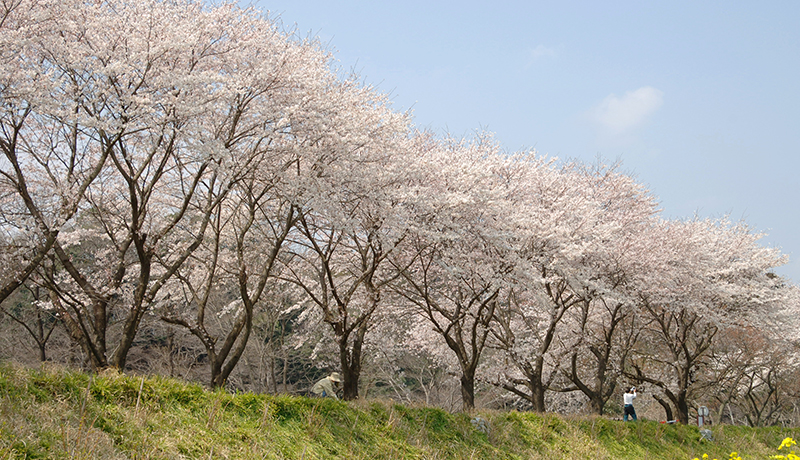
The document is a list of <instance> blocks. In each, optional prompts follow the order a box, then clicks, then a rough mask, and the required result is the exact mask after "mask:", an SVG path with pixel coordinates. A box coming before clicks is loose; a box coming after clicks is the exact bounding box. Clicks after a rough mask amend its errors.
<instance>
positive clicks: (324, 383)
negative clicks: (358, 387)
mask: <svg viewBox="0 0 800 460" xmlns="http://www.w3.org/2000/svg"><path fill="white" fill-rule="evenodd" d="M341 382H342V376H341V374H339V373H338V372H333V373H332V374H331V375H329V376H327V377H325V378H324V379H322V380H320V381H319V382H317V383H315V384H314V386H313V387H311V392H312V393H314V394H315V395H317V396H319V397H321V398H325V397H330V398H333V399H339V397H338V396H336V389H338V388H339V384H340V383H341Z"/></svg>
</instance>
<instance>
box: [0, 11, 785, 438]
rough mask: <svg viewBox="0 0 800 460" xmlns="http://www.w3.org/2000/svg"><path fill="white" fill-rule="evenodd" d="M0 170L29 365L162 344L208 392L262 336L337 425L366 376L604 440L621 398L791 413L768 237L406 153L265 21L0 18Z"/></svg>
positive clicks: (240, 17)
mask: <svg viewBox="0 0 800 460" xmlns="http://www.w3.org/2000/svg"><path fill="white" fill-rule="evenodd" d="M0 149H2V153H3V155H2V160H0V167H1V168H2V169H1V171H0V205H2V208H1V209H0V219H1V220H0V229H2V232H1V233H2V234H1V235H0V238H1V239H0V250H2V259H1V260H0V263H2V265H0V282H1V283H2V284H0V300H3V301H4V303H3V304H2V305H3V307H2V308H3V312H4V314H5V316H6V321H7V322H6V323H4V324H6V325H13V328H14V329H13V330H14V331H16V332H15V334H16V336H18V337H24V339H25V340H27V341H29V342H30V341H33V342H35V343H36V344H37V348H38V350H39V357H40V359H42V360H44V359H46V348H45V347H46V344H47V341H48V339H49V338H50V337H51V334H52V332H53V331H56V330H62V331H65V332H66V334H67V335H68V337H69V338H70V340H71V342H70V343H71V345H70V347H72V349H74V350H77V351H78V353H79V354H80V356H81V357H82V360H84V363H85V364H86V365H88V366H90V367H91V368H92V369H95V370H98V369H103V368H108V367H114V368H119V369H123V370H124V369H131V368H132V366H131V363H130V362H129V358H130V356H132V355H133V354H135V355H136V356H141V355H142V354H143V352H141V349H145V348H148V347H152V346H153V343H154V341H153V340H148V339H153V335H154V334H155V333H154V332H153V331H154V330H156V329H158V328H159V327H160V328H161V329H162V330H163V329H164V328H169V329H170V330H173V331H174V330H176V329H177V330H181V331H184V332H185V334H184V335H182V336H181V337H182V339H181V341H182V343H180V344H175V343H170V345H169V347H170V351H169V353H168V354H169V359H170V360H172V359H173V356H172V355H173V354H174V353H173V350H191V349H197V348H201V349H202V354H203V361H202V363H203V365H204V366H206V368H207V375H206V378H207V379H208V382H209V383H210V385H212V386H222V385H224V384H226V382H229V381H230V380H231V379H232V378H234V377H235V376H236V375H237V374H236V372H237V365H239V364H240V361H241V360H242V358H243V357H245V358H246V357H247V356H249V355H248V353H252V350H254V349H255V350H264V349H265V348H264V346H265V344H267V345H270V346H271V347H273V348H274V344H275V343H277V342H276V341H277V340H278V339H277V338H276V337H277V336H276V332H275V331H276V330H277V329H276V327H277V325H280V328H281V334H280V337H279V338H280V341H279V348H281V349H282V350H283V351H282V352H283V356H282V362H283V365H284V375H283V381H284V385H285V384H286V367H287V366H288V361H289V358H288V356H289V351H290V350H292V349H295V350H296V349H303V350H308V351H309V353H311V352H313V355H314V356H313V357H314V359H316V360H317V362H318V363H325V360H326V359H328V360H331V359H332V360H333V361H332V362H328V363H327V364H328V365H329V366H330V368H335V369H336V370H339V371H341V372H342V374H343V376H344V385H343V386H344V397H345V398H346V399H354V398H357V397H359V387H360V386H359V383H360V382H361V383H362V387H363V382H362V378H361V376H362V372H364V366H365V365H366V366H368V367H369V366H371V368H372V369H377V368H384V369H389V373H390V374H391V373H394V375H395V376H398V375H401V374H402V376H404V377H403V378H396V379H393V378H391V377H390V378H388V379H387V381H388V382H389V383H387V385H391V386H393V388H394V391H395V393H396V395H398V396H402V394H403V391H405V390H403V389H402V388H400V387H403V386H405V389H406V390H408V388H409V387H410V386H414V387H415V388H416V389H417V390H421V391H424V392H426V393H428V392H429V390H430V386H431V385H432V384H433V383H434V381H433V380H432V379H427V380H426V379H425V378H423V377H420V376H422V375H424V374H426V373H428V374H430V375H432V373H435V372H438V371H443V372H445V374H444V375H445V376H451V377H450V378H453V379H458V382H459V389H460V399H461V405H462V407H464V408H471V407H473V406H474V405H475V397H476V388H486V387H488V388H495V389H497V390H502V394H504V395H505V396H504V397H505V398H512V399H515V400H516V401H518V402H519V401H521V402H522V403H518V405H519V407H530V408H532V409H534V410H537V411H545V410H547V409H548V407H547V401H548V398H547V396H548V395H550V394H554V393H555V392H562V393H563V392H572V393H573V394H581V395H583V398H584V400H585V401H587V406H588V407H589V408H590V409H591V410H592V411H593V412H596V413H602V412H603V410H604V408H605V407H606V403H607V402H608V401H609V399H610V398H611V397H612V396H614V395H617V396H618V395H619V393H620V388H621V386H622V385H623V384H629V383H634V384H646V385H649V388H650V390H651V391H650V393H651V394H652V396H653V397H655V398H656V400H657V401H658V402H659V403H660V404H661V405H662V406H663V407H664V410H666V411H667V417H668V418H673V414H674V417H675V418H677V419H678V420H680V421H682V422H687V421H688V418H689V411H690V408H691V407H693V405H694V404H695V403H697V402H698V401H700V400H701V399H702V401H701V402H706V403H707V404H711V403H714V407H717V408H720V410H721V409H724V408H725V407H727V408H728V410H731V409H730V408H731V404H732V403H733V404H734V405H736V407H737V408H738V409H737V410H738V411H739V413H744V414H746V415H747V416H748V417H753V418H752V420H750V423H753V424H762V423H772V422H774V421H776V420H777V419H778V417H779V416H780V414H785V410H784V409H785V407H786V404H787V402H786V401H795V402H796V401H797V396H800V395H798V394H797V393H794V394H792V393H791V392H792V391H795V392H797V390H798V389H797V387H791V386H790V385H788V384H787V382H791V381H792V380H793V379H794V380H795V381H797V380H800V379H799V378H797V377H798V376H797V375H794V376H792V375H790V374H791V372H793V371H792V369H794V367H793V364H794V362H793V361H792V360H793V359H795V358H796V356H798V355H797V353H796V350H795V347H796V343H797V342H796V341H795V342H793V341H792V340H793V339H794V338H795V337H796V335H794V334H795V332H796V331H797V328H796V323H795V322H793V321H794V320H796V313H797V309H798V306H799V305H800V304H799V303H798V294H797V288H796V287H795V286H793V285H792V284H791V283H788V282H787V281H786V280H784V279H781V278H780V277H778V276H775V275H774V274H773V269H774V268H775V267H776V266H779V265H781V264H782V263H784V256H783V255H782V254H781V253H780V252H779V251H778V250H776V249H771V248H766V247H763V246H761V245H759V243H758V240H759V237H760V235H759V234H756V233H754V232H753V231H751V229H749V228H748V227H747V226H746V225H744V224H743V223H734V222H730V221H728V220H726V219H718V220H707V219H699V218H692V219H688V220H664V219H663V218H662V217H660V215H659V209H658V203H657V201H656V198H655V197H654V196H652V195H651V194H650V193H649V192H648V191H647V190H646V189H645V188H644V187H643V186H642V185H641V184H639V183H637V182H636V181H635V180H634V179H633V178H631V177H630V176H628V175H625V174H623V173H621V172H620V171H619V169H618V167H615V166H604V165H602V164H601V163H598V164H597V165H584V164H580V163H564V162H557V161H555V160H551V159H547V158H544V157H541V156H538V155H536V154H535V153H534V152H527V153H517V154H508V153H506V152H503V151H502V150H501V149H500V148H499V146H498V144H497V143H496V142H495V141H494V140H493V139H492V137H491V136H490V135H488V134H482V135H478V136H476V137H475V138H474V139H466V140H459V139H452V138H444V139H443V138H440V137H437V136H433V135H431V134H429V133H425V132H419V131H417V130H415V129H414V128H413V126H412V124H411V119H410V117H409V115H408V114H403V113H397V112H395V111H393V110H392V109H391V107H390V104H389V101H388V100H387V99H386V97H385V96H384V95H383V94H381V93H379V92H377V91H375V90H374V89H373V88H370V87H367V86H365V85H363V84H361V83H360V82H359V81H358V80H357V78H356V77H346V76H341V75H339V74H338V73H337V70H336V68H335V66H334V63H333V60H332V57H331V56H330V55H329V54H328V53H327V52H325V51H324V49H323V48H322V47H321V46H320V44H319V43H317V42H316V41H314V40H301V39H298V38H296V37H295V36H293V35H292V34H290V33H287V32H285V31H283V30H282V29H281V28H280V26H279V23H277V22H276V21H274V20H270V19H268V18H266V17H264V16H262V15H261V14H260V13H258V12H256V11H252V10H242V9H240V8H238V7H237V6H235V5H233V4H228V5H223V6H219V7H208V6H204V5H203V4H202V3H198V2H193V1H183V0H178V1H169V2H165V1H159V0H99V1H86V0H9V1H6V2H2V5H0ZM264 324H267V325H268V326H267V327H265V326H264ZM287 325H288V326H290V327H289V328H288V329H290V330H288V329H287ZM25 331H27V332H25ZM259 331H260V332H259ZM265 331H266V332H265ZM256 332H258V333H256ZM286 336H291V337H292V339H293V340H294V342H291V341H287V340H286V338H285V337H286ZM254 337H255V338H254ZM155 343H157V340H156V342H155ZM309 344H311V346H310V347H309V346H308V345H309ZM304 346H305V347H304ZM312 349H313V350H312ZM248 350H250V351H249V352H248ZM137 353H138V354H137ZM144 355H146V353H144ZM408 356H413V357H416V361H415V360H413V359H411V360H409V359H407V358H408ZM403 357H405V358H403ZM148 359H149V360H155V359H158V357H157V356H156V355H153V354H150V355H149V357H148ZM164 359H166V358H164ZM274 362H275V361H274V360H273V364H274ZM409 363H416V364H409ZM321 366H322V365H321ZM239 367H241V366H239ZM794 372H796V371H794ZM262 374H263V372H262ZM270 374H271V381H272V383H273V385H272V386H271V387H270V385H269V384H268V383H264V384H263V385H262V386H261V387H260V389H261V390H265V389H270V388H272V389H273V391H275V390H277V384H276V383H275V382H276V381H277V377H276V376H275V375H276V372H275V369H274V366H273V367H272V368H271V371H270ZM412 374H413V375H416V376H417V377H414V378H412V377H411V375H412ZM251 380H252V379H251ZM267 380H270V379H269V378H266V377H265V378H264V379H263V381H264V382H266V381H267ZM284 388H285V386H284ZM787 397H788V399H787ZM714 398H716V399H714ZM792 398H794V399H792ZM743 408H744V409H743Z"/></svg>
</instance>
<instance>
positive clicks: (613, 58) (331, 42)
mask: <svg viewBox="0 0 800 460" xmlns="http://www.w3.org/2000/svg"><path fill="white" fill-rule="evenodd" d="M254 4H255V5H256V6H257V7H258V8H259V9H261V10H269V11H270V12H271V15H279V17H280V18H281V20H282V21H283V23H284V24H285V26H286V27H287V28H294V27H295V26H296V28H297V30H298V33H299V34H300V35H303V36H306V35H309V34H310V35H314V36H319V37H320V39H321V40H322V41H323V42H324V43H326V44H327V45H328V46H329V48H330V49H331V50H333V51H335V54H336V57H337V59H338V60H339V62H340V64H341V66H342V67H344V68H346V69H350V68H354V69H355V70H357V71H358V73H359V74H360V75H361V77H362V78H363V80H364V81H365V82H366V83H370V84H373V85H375V86H377V87H378V88H379V89H380V90H381V91H383V92H386V93H389V94H391V96H392V99H393V101H394V104H395V108H396V109H398V110H406V109H409V108H411V109H412V110H413V113H414V120H415V123H416V124H417V125H418V126H421V127H426V128H429V129H431V130H432V131H434V132H438V133H443V132H445V131H449V132H450V133H451V134H454V135H459V136H460V135H469V134H470V133H472V132H474V131H475V130H478V129H487V130H489V131H493V132H495V133H496V135H497V139H498V140H499V141H500V142H501V143H502V144H503V145H504V146H505V147H506V148H507V149H508V150H518V149H521V148H529V147H534V148H536V150H537V151H538V152H539V153H541V154H547V155H549V156H557V157H559V158H562V159H567V158H578V159H581V160H583V161H587V162H590V161H594V160H595V159H596V157H597V156H598V155H602V157H603V158H605V159H610V160H615V159H620V160H622V162H623V167H624V169H625V171H627V172H629V173H631V174H633V175H635V176H636V177H637V178H638V179H639V181H640V182H642V183H644V184H646V185H648V186H649V187H650V189H651V190H652V192H653V193H654V194H655V195H656V196H658V197H659V199H660V200H661V203H662V206H663V209H664V211H663V214H664V216H665V217H668V218H683V217H691V216H692V215H693V214H694V213H695V212H697V213H698V214H699V215H701V216H703V217H718V216H721V215H723V214H726V213H728V214H730V215H731V217H732V218H733V219H734V220H738V219H744V220H745V221H747V222H748V223H749V224H750V225H752V226H753V227H755V228H756V229H758V230H760V231H764V232H767V233H768V234H769V236H768V237H767V238H766V239H765V244H768V245H771V246H778V247H780V248H782V249H783V251H784V252H785V253H787V254H789V255H790V257H791V261H790V263H789V264H788V265H787V266H785V267H782V268H781V269H779V273H780V274H782V275H785V276H788V277H790V278H791V279H793V280H794V281H795V282H800V263H798V259H800V236H798V232H797V228H798V226H800V185H798V184H800V181H798V175H800V1H794V0H792V1H788V0H787V1H770V2H756V1H750V2H741V1H724V2H723V1H718V2H702V1H692V2H689V1H669V2H666V1H664V2H657V3H656V2H652V4H645V2H640V1H625V2H623V1H616V2H536V1H527V2H522V1H519V2H512V1H508V2H504V1H502V0H496V1H494V2H491V5H490V4H489V2H475V1H435V0H431V1H416V0H414V1H404V2H380V1H321V0H316V1H315V0H275V1H272V0H259V1H257V2H255V3H254Z"/></svg>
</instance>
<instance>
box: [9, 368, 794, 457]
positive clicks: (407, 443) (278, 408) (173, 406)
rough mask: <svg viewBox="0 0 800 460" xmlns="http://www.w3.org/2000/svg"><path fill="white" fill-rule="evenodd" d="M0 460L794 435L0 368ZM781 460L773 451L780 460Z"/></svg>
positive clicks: (751, 441) (532, 451) (555, 450)
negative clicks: (709, 434) (705, 434)
mask: <svg viewBox="0 0 800 460" xmlns="http://www.w3.org/2000/svg"><path fill="white" fill-rule="evenodd" d="M0 398H2V399H0V459H19V458H69V459H94V458H98V459H100V458H102V459H124V458H129V459H210V458H213V459H333V458H341V459H359V458H361V459H462V458H463V459H487V458H488V459H496V460H499V459H529V458H530V459H560V458H569V459H574V458H583V459H681V460H688V459H693V458H695V457H702V454H703V453H707V454H709V456H710V457H709V458H719V459H727V458H729V454H730V453H731V452H732V451H736V452H738V453H739V455H740V456H741V457H742V459H744V460H747V459H756V458H759V459H761V458H763V459H766V458H768V457H769V455H774V454H777V453H778V451H777V450H776V448H777V446H779V445H780V444H781V441H782V440H783V439H784V438H785V437H787V436H791V437H794V438H800V429H780V428H759V429H752V428H746V427H738V426H715V427H712V431H713V435H714V442H713V443H710V442H707V441H701V440H700V436H699V433H698V430H697V427H694V426H678V425H665V424H659V423H656V422H639V423H624V422H619V421H612V420H608V419H605V418H600V417H581V418H569V419H565V418H562V417H560V416H557V415H553V414H546V415H539V414H533V413H520V412H483V411H477V412H475V413H473V414H464V413H461V414H450V413H447V412H445V411H442V410H440V409H436V408H430V407H408V406H403V405H400V404H394V403H393V402H391V401H358V402H352V403H347V402H341V401H334V400H330V399H325V400H322V399H308V398H302V397H289V396H272V395H257V394H249V393H245V394H230V393H227V392H224V391H213V392H212V391H207V390H205V389H203V388H202V387H200V386H198V385H192V384H187V383H184V382H181V381H178V380H174V379H167V378H163V377H137V376H128V375H120V374H116V373H105V374H103V375H93V376H90V375H87V374H83V373H78V372H73V371H68V370H64V369H61V368H47V367H45V368H42V369H28V368H22V367H19V366H16V365H12V364H9V363H3V364H0ZM781 453H783V452H781Z"/></svg>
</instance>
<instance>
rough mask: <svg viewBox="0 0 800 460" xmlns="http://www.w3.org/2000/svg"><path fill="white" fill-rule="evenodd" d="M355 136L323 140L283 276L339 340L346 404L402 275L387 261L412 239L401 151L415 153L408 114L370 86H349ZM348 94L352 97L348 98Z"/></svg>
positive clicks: (338, 135) (340, 134) (353, 396)
mask: <svg viewBox="0 0 800 460" xmlns="http://www.w3.org/2000/svg"><path fill="white" fill-rule="evenodd" d="M342 89H343V90H346V92H345V93H343V94H342V97H340V98H335V100H336V99H338V100H345V101H347V105H348V106H350V110H352V112H351V116H350V117H349V120H346V121H345V120H343V123H354V122H355V123H358V124H356V125H351V126H350V130H349V131H342V132H339V130H340V129H342V126H337V127H336V131H333V132H330V133H327V136H326V137H324V138H322V139H321V140H320V142H319V143H318V145H319V148H320V149H322V150H321V151H323V152H326V153H327V156H325V157H321V159H322V160H324V161H320V162H319V163H317V164H315V165H314V166H315V167H314V174H312V175H311V176H310V177H309V187H310V188H312V189H313V190H315V193H314V195H310V196H309V200H307V201H306V202H304V203H303V205H302V207H301V209H300V211H299V212H300V214H299V216H298V219H297V225H296V232H294V233H293V234H292V235H290V240H289V242H288V245H287V248H288V253H289V257H287V258H286V259H285V261H284V265H283V267H282V268H281V273H282V274H281V279H283V280H285V281H288V282H291V283H294V284H296V285H297V286H299V287H300V288H301V289H302V290H303V291H305V293H306V295H307V296H308V299H310V302H311V304H312V305H314V306H315V308H317V309H318V310H319V313H321V316H322V319H323V321H324V322H325V323H327V324H328V325H329V326H330V328H331V330H332V332H333V336H334V341H335V343H336V347H337V349H338V355H339V365H340V367H341V373H342V376H343V380H344V381H343V391H344V399H346V400H352V399H357V398H358V396H359V390H358V383H359V378H360V375H361V369H362V357H363V347H364V344H365V340H366V334H367V332H368V330H369V329H370V328H371V327H372V325H373V323H372V322H373V319H374V318H375V313H376V310H377V309H378V308H379V307H380V306H381V304H382V301H383V293H384V290H385V288H386V285H387V283H389V282H390V281H391V280H392V279H393V278H394V277H396V274H395V273H394V271H392V270H390V269H389V268H388V263H387V262H386V261H387V257H389V256H390V255H391V254H392V253H393V252H394V251H395V249H396V248H397V246H398V245H400V244H401V243H402V242H403V240H404V239H405V237H406V230H405V224H404V221H405V219H404V215H405V214H406V212H405V209H404V208H405V205H404V200H403V194H404V193H405V188H404V185H405V184H406V183H407V181H408V179H407V174H408V173H407V171H406V170H405V168H404V166H405V164H404V162H403V161H401V153H402V152H410V151H412V150H413V149H415V148H416V146H415V143H414V142H413V138H411V137H409V133H408V132H407V131H406V129H407V128H406V123H407V120H406V118H405V115H403V114H396V113H393V112H391V111H390V110H389V107H388V106H387V105H386V101H385V99H384V98H383V97H382V96H380V97H379V95H378V94H376V93H374V92H373V91H372V90H371V89H370V88H363V89H356V87H355V86H350V87H347V86H345V87H343V88H342ZM345 96H347V98H345Z"/></svg>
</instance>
